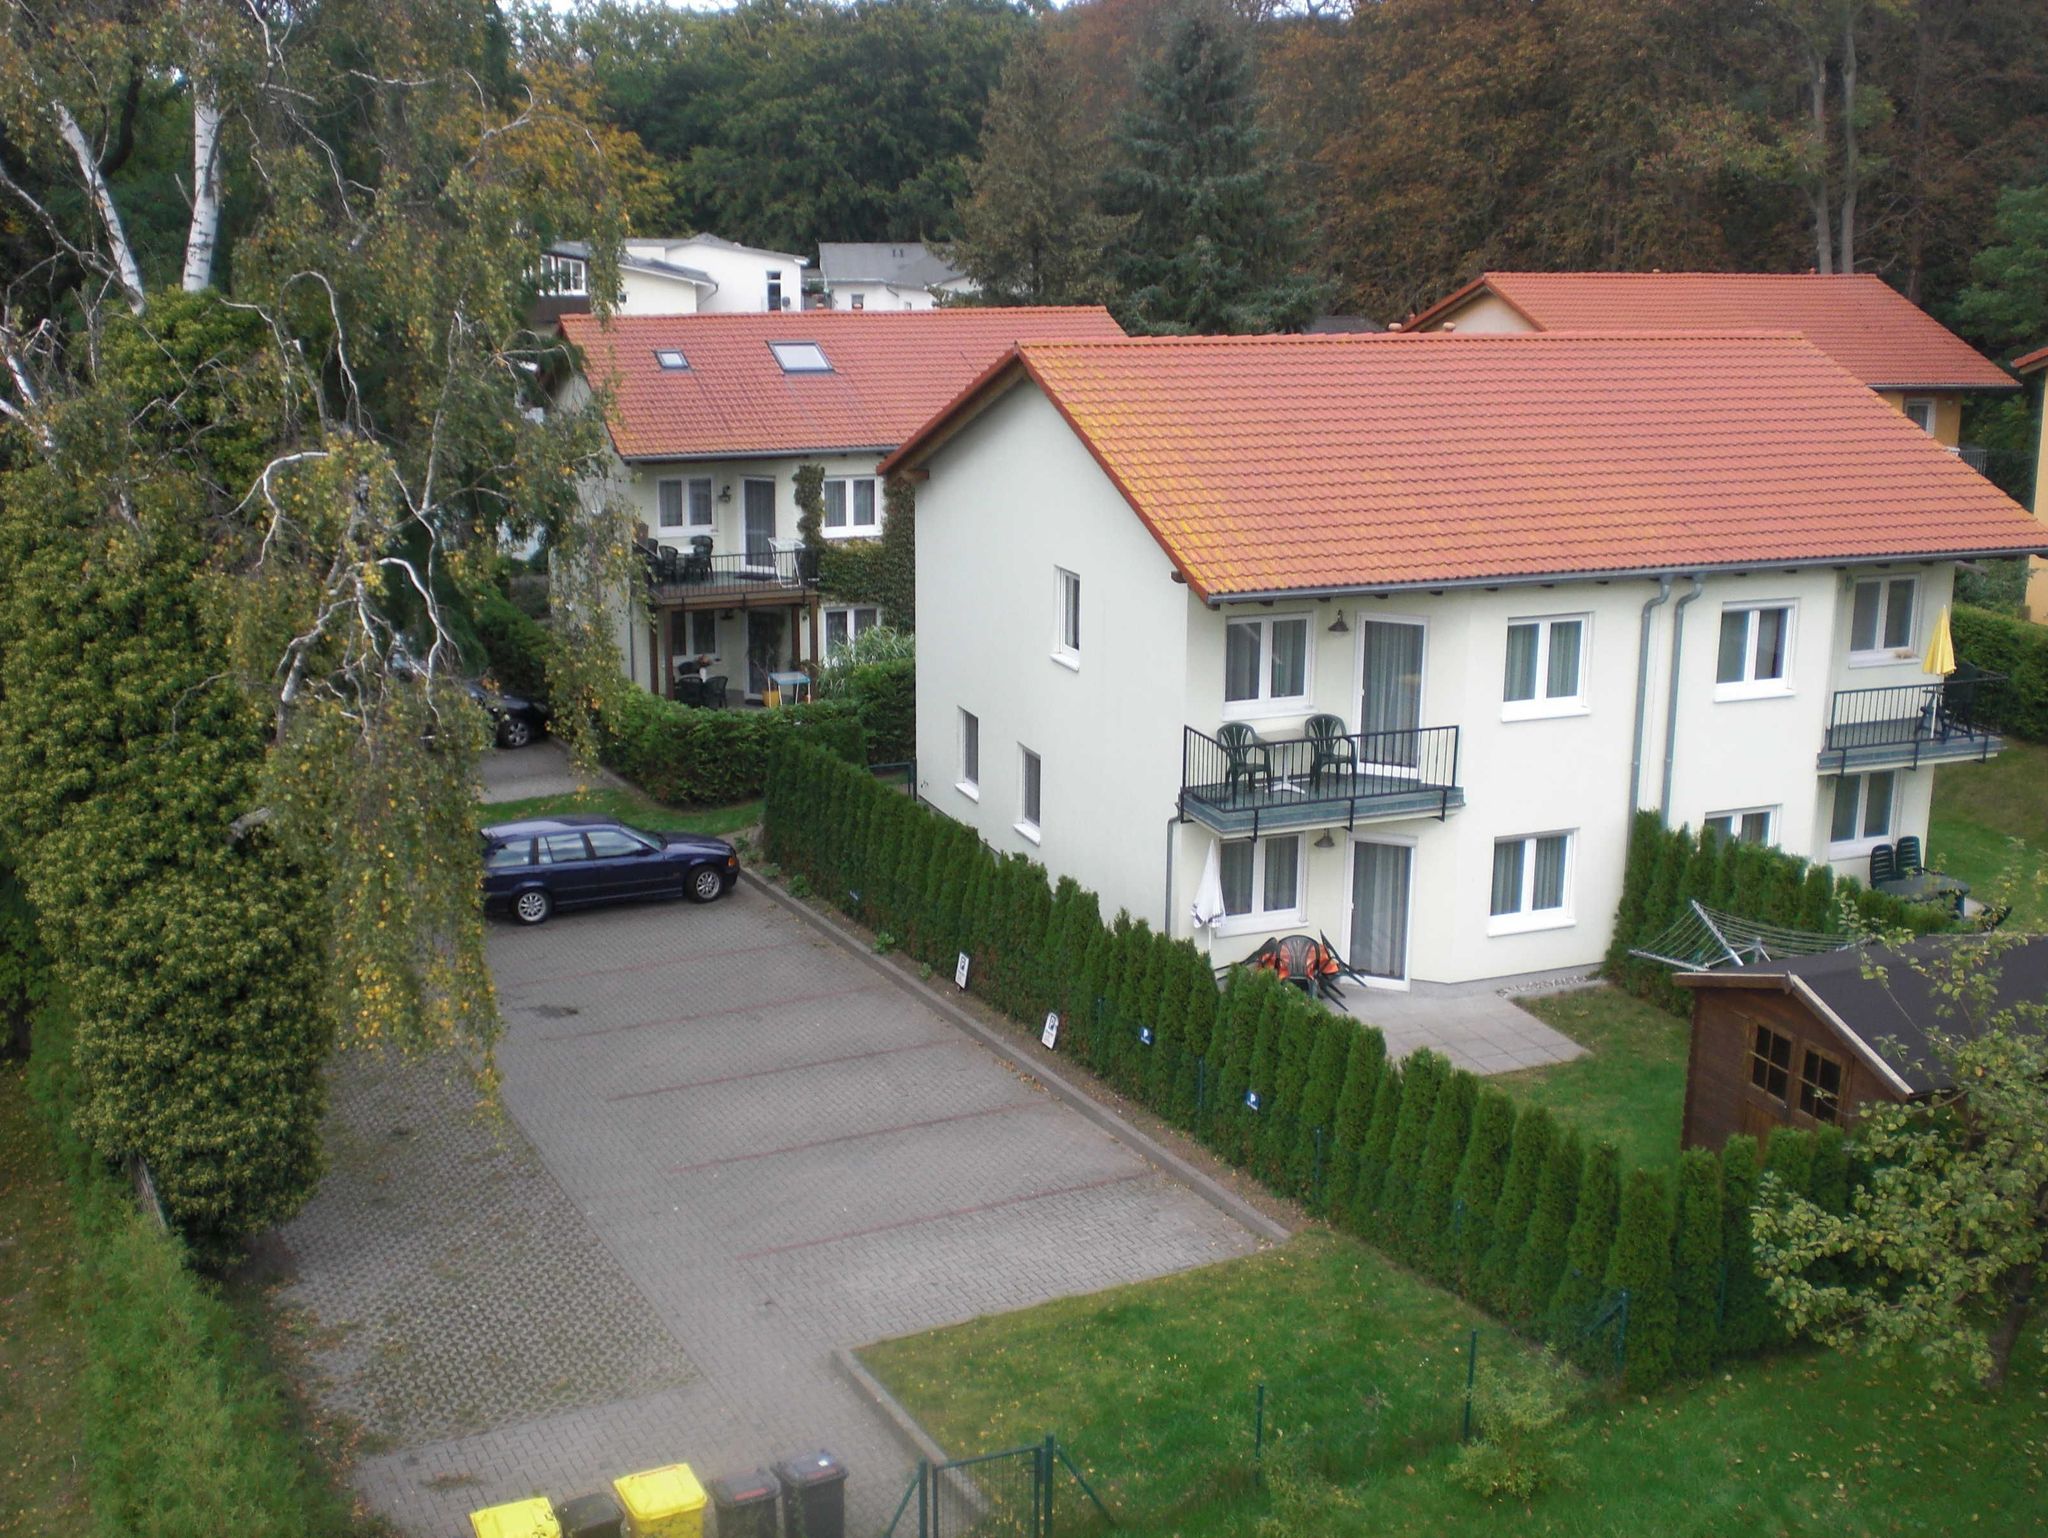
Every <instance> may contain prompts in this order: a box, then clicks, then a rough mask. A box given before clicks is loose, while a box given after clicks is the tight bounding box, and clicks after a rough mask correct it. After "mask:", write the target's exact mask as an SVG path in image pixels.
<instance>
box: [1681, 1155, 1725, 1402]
mask: <svg viewBox="0 0 2048 1538" xmlns="http://www.w3.org/2000/svg"><path fill="white" fill-rule="evenodd" d="M1671 1292H1672V1300H1673V1303H1674V1306H1675V1307H1676V1310H1677V1313H1676V1316H1675V1317H1676V1324H1675V1335H1674V1338H1673V1345H1672V1367H1673V1368H1674V1370H1676V1371H1677V1372H1678V1373H1679V1374H1680V1375H1681V1376H1683V1377H1687V1378H1697V1377H1699V1376H1701V1375H1702V1374H1704V1373H1705V1372H1706V1371H1707V1369H1708V1368H1710V1367H1712V1366H1713V1365H1714V1358H1715V1355H1716V1354H1717V1352H1718V1351H1719V1348H1720V1303H1721V1161H1720V1160H1719V1159H1717V1158H1716V1157H1715V1156H1714V1155H1713V1154H1711V1153H1709V1152H1708V1151H1707V1150H1706V1149H1704V1148H1688V1149H1686V1150H1685V1152H1683V1153H1681V1154H1680V1155H1679V1156H1678V1210H1677V1215H1676V1217H1675V1219H1674V1224H1673V1234H1672V1241H1671Z"/></svg>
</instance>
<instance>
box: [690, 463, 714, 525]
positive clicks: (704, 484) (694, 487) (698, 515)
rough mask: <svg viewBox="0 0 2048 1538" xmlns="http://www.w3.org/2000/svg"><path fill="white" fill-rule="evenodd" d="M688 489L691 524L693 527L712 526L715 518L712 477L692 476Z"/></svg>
mask: <svg viewBox="0 0 2048 1538" xmlns="http://www.w3.org/2000/svg"><path fill="white" fill-rule="evenodd" d="M687 489H688V492H689V508H690V524H689V526H690V527H691V528H693V529H708V528H710V527H711V523H712V518H713V513H712V510H711V477H710V476H708V475H696V476H692V477H691V478H690V483H689V487H688V488H687Z"/></svg>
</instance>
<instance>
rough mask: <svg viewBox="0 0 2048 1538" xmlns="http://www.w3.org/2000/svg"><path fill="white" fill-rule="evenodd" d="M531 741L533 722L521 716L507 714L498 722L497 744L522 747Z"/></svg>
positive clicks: (507, 746) (502, 746) (505, 746)
mask: <svg viewBox="0 0 2048 1538" xmlns="http://www.w3.org/2000/svg"><path fill="white" fill-rule="evenodd" d="M532 741H533V723H532V722H531V721H528V720H527V719H525V718H524V717H523V716H507V717H505V718H504V720H502V721H500V722H499V723H498V746H499V747H501V748H523V747H525V746H526V745H527V744H528V743H530V742H532Z"/></svg>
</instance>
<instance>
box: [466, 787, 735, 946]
mask: <svg viewBox="0 0 2048 1538" xmlns="http://www.w3.org/2000/svg"><path fill="white" fill-rule="evenodd" d="M483 842H484V849H483V855H484V912H486V913H502V914H506V915H508V916H509V917H511V918H515V919H517V920H518V921H519V922H520V923H522V924H540V923H544V922H546V920H547V916H548V915H549V914H550V913H553V912H554V911H555V909H556V908H575V907H582V906H586V905H588V904H592V903H609V902H633V901H636V900H638V899H640V898H648V897H688V898H690V899H691V900H692V901H695V902H700V903H708V902H715V901H717V900H718V899H719V898H721V897H723V896H724V895H725V894H726V893H727V892H730V891H731V890H732V888H733V883H735V882H736V881H738V880H739V878H740V858H739V856H738V855H737V854H735V853H733V847H732V845H730V844H728V843H727V842H726V841H725V840H724V839H722V838H706V837H703V836H702V835H700V834H696V833H643V832H642V831H641V830H640V829H638V828H630V827H628V826H626V824H624V823H622V822H615V821H613V820H612V819H611V818H609V817H599V816H596V815H594V814H589V813H576V814H572V815H568V816H562V817H537V818H534V819H532V820H531V821H528V822H507V823H500V824H499V825H498V826H496V827H494V828H486V829H484V831H483Z"/></svg>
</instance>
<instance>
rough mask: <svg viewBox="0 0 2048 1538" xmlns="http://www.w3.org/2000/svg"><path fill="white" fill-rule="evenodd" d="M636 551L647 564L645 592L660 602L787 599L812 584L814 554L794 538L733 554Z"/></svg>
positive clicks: (667, 548) (697, 604) (737, 603)
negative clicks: (787, 542) (786, 542)
mask: <svg viewBox="0 0 2048 1538" xmlns="http://www.w3.org/2000/svg"><path fill="white" fill-rule="evenodd" d="M640 553H641V555H642V556H643V557H644V558H645V560H646V563H647V592H648V596H649V597H650V598H651V599H652V600H653V601H654V602H655V603H656V604H658V605H662V606H665V607H673V608H701V607H703V606H704V605H706V604H714V603H715V604H717V605H719V606H720V607H728V606H730V607H732V608H739V609H744V608H747V607H749V605H750V604H751V603H775V604H789V603H795V602H799V601H800V600H801V599H802V598H803V597H804V595H805V594H807V593H810V592H814V591H816V589H817V586H818V558H817V554H816V552H814V551H812V550H809V549H807V548H806V547H805V546H803V545H802V544H800V543H798V544H792V545H790V546H789V547H788V548H786V549H785V548H782V547H781V546H780V544H779V542H778V544H777V546H776V547H773V548H769V549H759V548H757V549H754V550H749V551H745V552H741V553H738V554H734V555H712V554H711V553H710V552H708V551H702V550H678V549H676V548H675V547H674V546H673V545H660V546H656V547H654V548H652V549H650V548H648V547H647V546H644V545H643V546H641V547H640Z"/></svg>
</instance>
